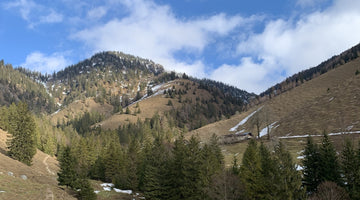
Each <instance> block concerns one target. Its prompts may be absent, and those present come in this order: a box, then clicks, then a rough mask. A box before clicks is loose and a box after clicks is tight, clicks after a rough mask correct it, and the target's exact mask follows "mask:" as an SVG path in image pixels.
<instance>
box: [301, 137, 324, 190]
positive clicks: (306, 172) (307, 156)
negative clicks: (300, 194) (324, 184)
mask: <svg viewBox="0 0 360 200" xmlns="http://www.w3.org/2000/svg"><path fill="white" fill-rule="evenodd" d="M303 156H304V159H303V185H304V186H305V187H306V191H307V192H309V193H311V192H314V191H316V188H317V186H318V185H319V184H320V182H321V179H320V167H319V165H320V164H319V162H320V153H319V148H318V145H316V144H314V141H313V139H312V138H311V137H308V138H307V144H306V146H305V150H304V154H303Z"/></svg>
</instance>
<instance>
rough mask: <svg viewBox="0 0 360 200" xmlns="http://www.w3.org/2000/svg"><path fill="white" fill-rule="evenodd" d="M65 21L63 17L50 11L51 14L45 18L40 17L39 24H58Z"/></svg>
mask: <svg viewBox="0 0 360 200" xmlns="http://www.w3.org/2000/svg"><path fill="white" fill-rule="evenodd" d="M62 21H63V15H61V14H59V13H57V12H55V11H54V10H52V9H51V10H50V13H49V14H47V15H44V16H40V19H39V23H40V24H42V23H58V22H62Z"/></svg>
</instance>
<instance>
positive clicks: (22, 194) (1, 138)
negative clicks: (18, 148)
mask: <svg viewBox="0 0 360 200" xmlns="http://www.w3.org/2000/svg"><path fill="white" fill-rule="evenodd" d="M6 134H7V133H6V132H4V131H2V130H0V190H2V191H5V192H3V193H0V199H14V200H15V199H16V200H18V199H19V200H21V199H46V195H48V196H49V195H50V193H51V194H52V195H53V197H54V199H75V198H74V197H72V196H71V195H69V194H68V193H67V192H65V191H64V190H63V189H61V188H60V187H58V186H57V180H56V179H57V175H56V173H57V172H58V170H59V167H58V162H57V160H56V158H54V157H50V156H49V155H47V154H45V153H43V152H41V151H39V150H38V151H37V153H36V155H35V156H34V158H33V165H32V166H27V165H25V164H23V163H21V162H19V161H16V160H14V159H12V158H10V157H8V156H7V155H6V143H5V141H6ZM9 172H12V173H13V175H14V176H9V175H8V173H9ZM21 175H26V176H27V178H28V179H27V180H23V179H21V178H20V176H21Z"/></svg>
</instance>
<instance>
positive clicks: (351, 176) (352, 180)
mask: <svg viewBox="0 0 360 200" xmlns="http://www.w3.org/2000/svg"><path fill="white" fill-rule="evenodd" d="M341 161H342V162H341V168H342V173H343V182H344V183H345V188H346V189H347V191H348V192H349V194H350V197H351V198H353V199H359V198H360V196H358V195H359V193H358V192H359V189H360V187H359V186H360V185H357V182H358V181H359V179H360V178H359V176H358V174H359V170H360V167H359V164H360V163H359V161H358V160H357V157H356V151H355V149H354V146H353V143H352V142H351V141H350V140H348V139H347V140H346V141H345V146H344V148H343V150H342V153H341Z"/></svg>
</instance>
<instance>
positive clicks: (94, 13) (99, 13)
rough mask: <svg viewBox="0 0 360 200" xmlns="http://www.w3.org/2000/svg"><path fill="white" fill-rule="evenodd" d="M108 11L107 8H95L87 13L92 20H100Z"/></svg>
mask: <svg viewBox="0 0 360 200" xmlns="http://www.w3.org/2000/svg"><path fill="white" fill-rule="evenodd" d="M107 10H108V9H107V8H106V7H105V6H99V7H96V8H93V9H91V10H89V11H88V12H87V17H88V18H90V19H100V18H102V17H104V16H105V15H106V12H107Z"/></svg>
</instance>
